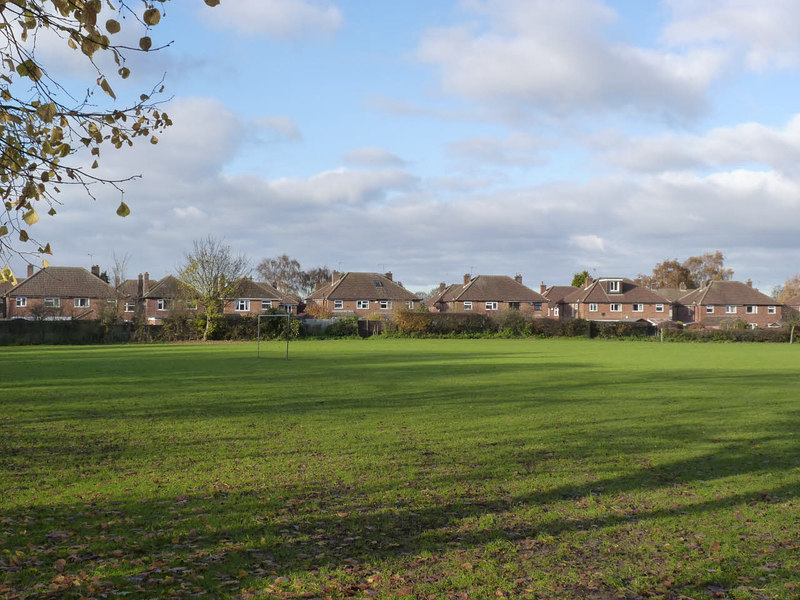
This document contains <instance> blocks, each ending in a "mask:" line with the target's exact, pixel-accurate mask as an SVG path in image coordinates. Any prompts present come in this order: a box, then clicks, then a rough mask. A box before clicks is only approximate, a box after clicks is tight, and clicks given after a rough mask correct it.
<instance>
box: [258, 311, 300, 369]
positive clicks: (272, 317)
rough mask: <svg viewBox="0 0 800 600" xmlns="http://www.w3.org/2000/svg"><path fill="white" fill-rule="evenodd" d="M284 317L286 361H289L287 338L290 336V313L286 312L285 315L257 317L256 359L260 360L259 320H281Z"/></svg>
mask: <svg viewBox="0 0 800 600" xmlns="http://www.w3.org/2000/svg"><path fill="white" fill-rule="evenodd" d="M284 316H285V317H286V360H289V337H290V334H291V331H292V330H291V326H290V324H289V323H290V321H291V319H292V313H290V312H287V313H286V315H258V341H257V342H256V358H261V319H283V318H284Z"/></svg>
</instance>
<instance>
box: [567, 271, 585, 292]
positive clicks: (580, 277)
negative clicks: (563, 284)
mask: <svg viewBox="0 0 800 600" xmlns="http://www.w3.org/2000/svg"><path fill="white" fill-rule="evenodd" d="M587 279H589V271H586V270H584V271H581V272H580V273H575V274H574V275H573V276H572V283H571V284H570V285H572V286H573V287H581V288H582V287H583V286H584V285H586V280H587Z"/></svg>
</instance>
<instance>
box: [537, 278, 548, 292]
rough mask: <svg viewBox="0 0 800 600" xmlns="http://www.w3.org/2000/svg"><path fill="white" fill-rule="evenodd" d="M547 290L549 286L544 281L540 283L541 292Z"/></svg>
mask: <svg viewBox="0 0 800 600" xmlns="http://www.w3.org/2000/svg"><path fill="white" fill-rule="evenodd" d="M546 291H547V286H546V285H545V284H544V281H543V282H542V283H540V284H539V293H540V294H544V293H545V292H546Z"/></svg>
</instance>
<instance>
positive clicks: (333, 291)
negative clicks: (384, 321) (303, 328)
mask: <svg viewBox="0 0 800 600" xmlns="http://www.w3.org/2000/svg"><path fill="white" fill-rule="evenodd" d="M421 302H422V298H420V297H419V296H417V295H416V294H414V293H412V292H409V291H408V290H407V289H406V288H404V287H403V286H402V285H400V284H399V283H397V282H395V281H394V279H393V277H392V273H391V272H388V273H386V274H384V275H380V274H379V273H356V272H348V273H344V274H341V273H338V272H337V271H334V272H333V276H332V278H331V283H329V284H327V285H323V286H321V287H319V288H317V289H316V290H315V291H314V292H313V293H311V294H310V295H309V296H308V297H307V298H306V311H309V312H311V313H312V314H313V313H314V312H317V311H318V312H320V313H330V314H333V315H334V316H335V315H345V314H355V315H358V316H359V317H367V316H371V315H376V314H377V315H391V314H393V313H394V311H396V310H398V309H402V308H407V309H414V308H417V307H418V306H419V305H420V303H421Z"/></svg>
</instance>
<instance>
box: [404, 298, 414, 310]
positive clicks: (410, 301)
mask: <svg viewBox="0 0 800 600" xmlns="http://www.w3.org/2000/svg"><path fill="white" fill-rule="evenodd" d="M406 306H407V307H408V308H414V301H413V300H409V301H407V302H406Z"/></svg>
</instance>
